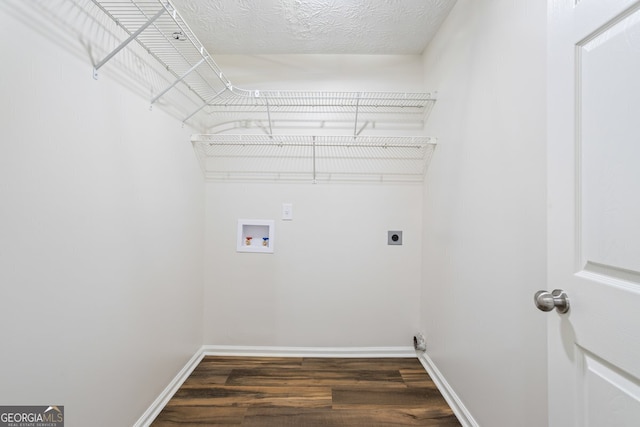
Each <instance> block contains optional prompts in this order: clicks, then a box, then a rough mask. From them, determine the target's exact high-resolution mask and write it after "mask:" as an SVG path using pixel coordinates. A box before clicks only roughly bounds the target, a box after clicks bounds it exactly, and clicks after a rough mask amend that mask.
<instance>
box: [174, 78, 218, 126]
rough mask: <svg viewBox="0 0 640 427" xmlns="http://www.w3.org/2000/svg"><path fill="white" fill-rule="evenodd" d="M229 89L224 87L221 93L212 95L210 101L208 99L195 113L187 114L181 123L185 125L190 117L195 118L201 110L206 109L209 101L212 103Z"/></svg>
mask: <svg viewBox="0 0 640 427" xmlns="http://www.w3.org/2000/svg"><path fill="white" fill-rule="evenodd" d="M227 89H229V88H228V87H225V88H224V89H222V90H221V91H219V92H218V93H216V94H215V95H213V96H212V97H211V98H210V99H208V100H207V101H206V102H205V103H204V104H202V105H201V106H200V107H198V109H197V110H196V111H194V112H193V113H191V114H189V115H188V116H187V117H185V119H184V120H182V123H185V122H186V121H187V120H189V119H190V118H191V117H193V116H195V115H196V114H197V113H198V111H200V110H202V109H203V108H204V107H206V106H207V105H209V103H210V102H211V101H213V100H214V99H216V98H217V97H219V96H220V95H222V94H223V93H224V92H226V90H227Z"/></svg>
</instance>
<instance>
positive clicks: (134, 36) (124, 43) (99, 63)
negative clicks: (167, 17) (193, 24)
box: [93, 3, 169, 79]
mask: <svg viewBox="0 0 640 427" xmlns="http://www.w3.org/2000/svg"><path fill="white" fill-rule="evenodd" d="M168 5H169V3H167V6H168ZM166 11H167V7H165V6H163V7H162V9H160V10H159V11H158V12H157V13H156V14H155V15H153V16H152V17H151V18H149V20H148V21H147V22H146V23H144V24H142V26H141V27H140V28H138V29H137V30H136V32H135V33H133V34H131V35H130V36H129V38H128V39H126V40H125V41H123V42H122V43H120V46H118V47H116V48H115V49H114V50H113V51H112V52H111V53H110V54H108V55H107V56H106V57H105V58H104V59H103V60H102V61H100V62H98V63H97V64H96V65H95V66H94V67H93V78H94V79H97V78H98V70H99V69H100V68H101V67H102V66H103V65H104V64H106V63H107V62H109V60H110V59H111V58H113V57H114V56H115V55H116V54H117V53H118V52H120V51H121V50H122V49H124V48H125V47H126V46H127V45H128V44H129V43H131V42H132V41H133V40H135V38H136V37H138V36H139V35H140V33H142V32H143V31H144V30H146V29H147V27H148V26H149V25H151V24H153V23H154V22H155V20H156V19H158V18H160V16H162V14H163V13H165V12H166Z"/></svg>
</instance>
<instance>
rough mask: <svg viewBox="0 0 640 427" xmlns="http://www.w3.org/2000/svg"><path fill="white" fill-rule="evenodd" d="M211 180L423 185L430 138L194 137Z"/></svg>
mask: <svg viewBox="0 0 640 427" xmlns="http://www.w3.org/2000/svg"><path fill="white" fill-rule="evenodd" d="M191 141H192V143H193V145H194V150H195V152H196V153H197V155H198V158H199V160H200V164H201V166H202V169H203V171H204V173H205V176H206V178H207V179H209V180H211V181H253V180H260V181H265V180H266V181H307V182H309V181H312V182H323V181H340V182H344V181H353V182H422V181H423V179H424V174H425V172H426V169H427V167H428V164H429V161H430V159H431V156H432V154H433V151H434V149H435V146H436V141H435V139H434V138H430V137H426V136H414V137H391V136H360V137H356V138H354V137H353V136H310V135H282V136H280V135H279V136H274V137H269V136H267V135H211V134H203V135H193V136H192V138H191Z"/></svg>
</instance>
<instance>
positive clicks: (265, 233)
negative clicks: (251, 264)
mask: <svg viewBox="0 0 640 427" xmlns="http://www.w3.org/2000/svg"><path fill="white" fill-rule="evenodd" d="M274 231H275V223H274V221H273V220H270V219H239V220H238V240H237V242H236V245H237V246H236V252H262V253H273V243H274V235H275V233H274Z"/></svg>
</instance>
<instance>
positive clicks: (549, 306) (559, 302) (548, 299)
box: [533, 289, 569, 313]
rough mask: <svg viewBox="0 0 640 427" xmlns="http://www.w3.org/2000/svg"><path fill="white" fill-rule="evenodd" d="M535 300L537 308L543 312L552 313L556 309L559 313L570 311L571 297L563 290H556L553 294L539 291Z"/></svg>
mask: <svg viewBox="0 0 640 427" xmlns="http://www.w3.org/2000/svg"><path fill="white" fill-rule="evenodd" d="M533 300H534V302H535V303H536V307H538V309H539V310H542V311H551V310H553V309H554V308H555V309H556V310H557V311H558V313H566V312H567V311H569V297H567V294H566V293H565V292H564V291H563V290H562V289H555V290H554V291H553V292H547V291H538V292H536V294H535V295H534V297H533Z"/></svg>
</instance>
